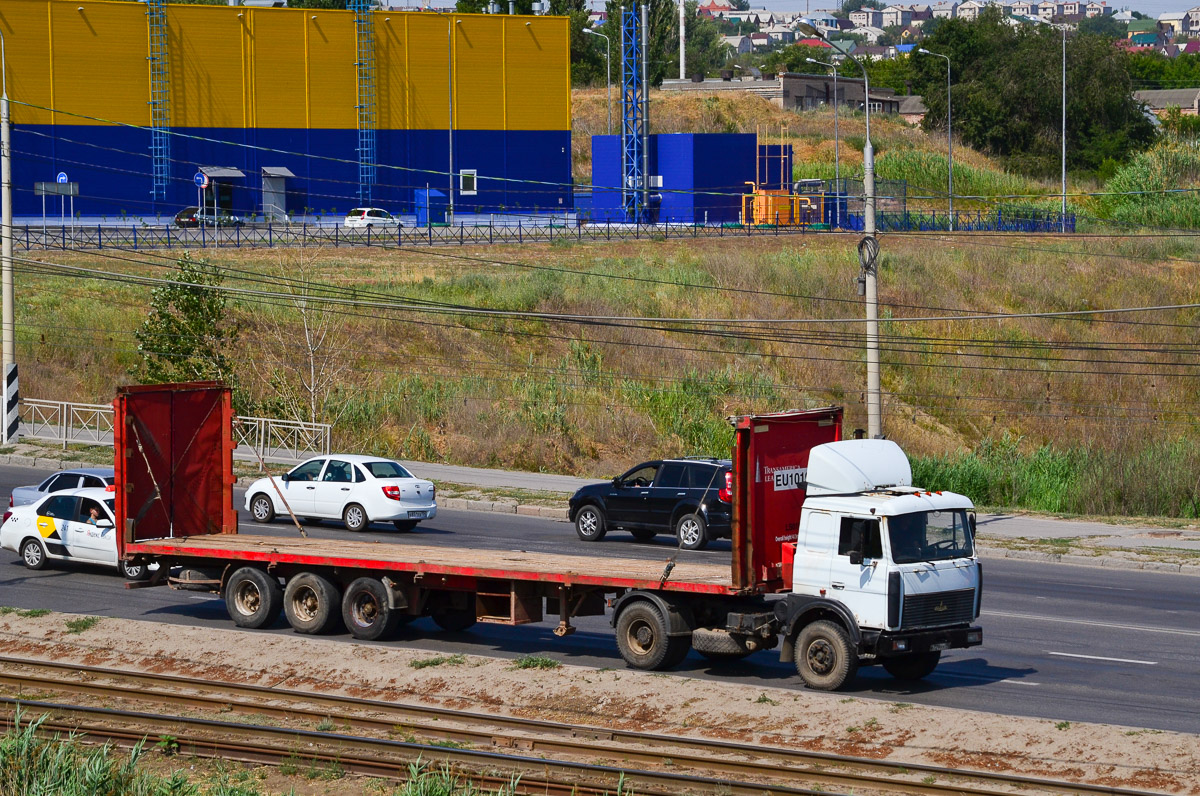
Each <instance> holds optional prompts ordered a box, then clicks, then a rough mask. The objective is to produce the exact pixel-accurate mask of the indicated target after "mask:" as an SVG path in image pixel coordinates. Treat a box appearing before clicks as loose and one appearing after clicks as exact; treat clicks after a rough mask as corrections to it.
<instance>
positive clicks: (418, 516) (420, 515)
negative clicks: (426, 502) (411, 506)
mask: <svg viewBox="0 0 1200 796" xmlns="http://www.w3.org/2000/svg"><path fill="white" fill-rule="evenodd" d="M428 516H429V512H428V511H410V512H408V518H409V519H410V520H423V519H425V518H426V517H428Z"/></svg>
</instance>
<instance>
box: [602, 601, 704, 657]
mask: <svg viewBox="0 0 1200 796" xmlns="http://www.w3.org/2000/svg"><path fill="white" fill-rule="evenodd" d="M669 631H670V628H669V627H668V626H667V620H666V618H664V617H663V615H662V613H661V612H660V611H659V610H658V608H657V607H656V606H654V605H653V604H651V603H648V602H645V601H642V600H639V601H638V602H634V603H630V604H629V605H627V606H625V608H623V609H622V610H621V615H620V616H619V617H617V649H619V650H620V651H621V657H622V658H624V659H625V662H626V663H627V664H629V665H630V666H632V667H633V668H635V669H644V670H647V671H661V670H663V669H669V668H671V667H672V666H676V665H678V664H679V663H680V662H682V661H683V659H684V658H686V657H687V654H688V650H689V649H691V646H692V645H691V639H690V638H689V637H688V636H669V635H667V634H668V632H669Z"/></svg>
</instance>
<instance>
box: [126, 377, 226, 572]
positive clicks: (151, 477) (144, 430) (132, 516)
mask: <svg viewBox="0 0 1200 796" xmlns="http://www.w3.org/2000/svg"><path fill="white" fill-rule="evenodd" d="M113 410H114V412H113V437H114V443H115V453H116V462H115V465H114V466H115V469H116V476H117V499H116V513H117V522H118V523H120V527H121V528H122V529H123V532H122V533H121V535H120V537H119V538H120V540H121V543H122V545H123V544H124V543H127V542H134V541H143V540H146V539H167V538H176V537H181V536H195V535H197V534H212V533H237V511H236V510H235V509H234V507H233V448H234V445H233V404H232V400H231V396H230V391H229V388H228V387H225V386H223V385H221V384H219V383H218V382H211V381H202V382H189V383H186V384H156V385H149V386H134V387H122V388H120V389H119V390H118V391H117V397H116V400H114V401H113ZM122 552H124V550H123V548H122Z"/></svg>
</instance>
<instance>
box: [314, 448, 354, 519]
mask: <svg viewBox="0 0 1200 796" xmlns="http://www.w3.org/2000/svg"><path fill="white" fill-rule="evenodd" d="M314 494H315V496H316V497H315V499H314V508H313V516H314V517H329V518H332V519H337V518H339V517H341V516H342V509H343V508H345V506H346V504H347V503H349V502H350V499H351V497H352V496H353V494H354V469H353V468H352V467H351V466H350V462H343V461H340V460H338V459H330V460H329V464H328V465H326V466H325V472H324V473H323V474H322V475H321V480H320V481H318V482H317V483H316V491H315V492H314Z"/></svg>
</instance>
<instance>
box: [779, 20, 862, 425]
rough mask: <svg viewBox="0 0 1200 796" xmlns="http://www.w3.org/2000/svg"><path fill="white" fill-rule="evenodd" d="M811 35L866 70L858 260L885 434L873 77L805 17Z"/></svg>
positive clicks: (801, 25)
mask: <svg viewBox="0 0 1200 796" xmlns="http://www.w3.org/2000/svg"><path fill="white" fill-rule="evenodd" d="M796 27H798V28H799V29H800V30H801V31H803V32H804V33H806V34H808V35H809V36H816V37H817V38H819V39H821V41H823V42H825V43H826V44H828V45H829V46H830V47H833V48H834V49H836V50H837V51H838V52H840V53H841V54H842V55H844V56H845V57H847V58H849V59H850V60H851V61H852V62H853V63H854V65H855V66H857V67H858V68H859V69H860V70H862V73H863V112H864V114H865V117H866V127H867V140H866V141H865V142H864V143H863V238H862V240H861V241H859V244H858V259H859V263H860V264H861V266H862V277H861V278H860V285H861V287H862V293H863V298H864V299H865V303H866V311H867V313H866V314H867V436H868V438H870V439H880V438H882V437H883V412H882V403H883V402H882V397H881V391H880V376H879V280H878V271H877V270H876V262H877V261H878V257H879V242H878V241H876V240H875V147H874V146H872V144H871V76H870V75H869V74H867V68H866V67H865V66H863V64H862V62H861V61H859V60H858V59H857V58H855V57H854V56H853V55H851V54H850V53H848V52H846V51H845V50H843V49H842V48H841V47H839V46H838V45H836V44H834V43H833V42H832V41H830V40H829V38H828V37H827V36H826V35H825V34H824V33H823V32H822V31H821V30H820V29H819V28H818V27H817V26H816V25H814V24H813V23H812V21H811V20H808V19H804V20H801V21H800V23H799V24H798V25H797V26H796Z"/></svg>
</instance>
